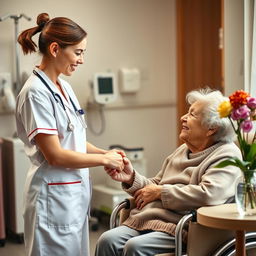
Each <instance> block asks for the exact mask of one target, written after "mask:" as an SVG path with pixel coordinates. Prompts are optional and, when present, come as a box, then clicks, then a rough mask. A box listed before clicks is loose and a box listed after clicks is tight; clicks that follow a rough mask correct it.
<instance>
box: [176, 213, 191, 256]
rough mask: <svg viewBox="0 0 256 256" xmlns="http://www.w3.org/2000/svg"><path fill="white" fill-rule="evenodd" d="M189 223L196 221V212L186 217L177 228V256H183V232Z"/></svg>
mask: <svg viewBox="0 0 256 256" xmlns="http://www.w3.org/2000/svg"><path fill="white" fill-rule="evenodd" d="M189 221H196V211H191V212H190V213H188V214H186V215H184V216H183V217H182V218H181V219H180V221H179V222H178V224H177V226H176V231H175V256H181V255H182V249H183V248H182V231H183V230H184V228H185V226H186V225H187V224H188V222H189Z"/></svg>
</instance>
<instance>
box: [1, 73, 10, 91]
mask: <svg viewBox="0 0 256 256" xmlns="http://www.w3.org/2000/svg"><path fill="white" fill-rule="evenodd" d="M5 87H9V88H10V89H12V82H11V73H8V72H5V73H0V89H3V88H5Z"/></svg>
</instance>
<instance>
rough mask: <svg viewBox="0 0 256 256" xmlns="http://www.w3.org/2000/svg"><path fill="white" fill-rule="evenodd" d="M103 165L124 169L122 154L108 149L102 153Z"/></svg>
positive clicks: (118, 169) (109, 167) (118, 170)
mask: <svg viewBox="0 0 256 256" xmlns="http://www.w3.org/2000/svg"><path fill="white" fill-rule="evenodd" d="M103 165H104V167H105V168H108V169H114V170H116V171H117V172H121V171H122V170H123V169H124V161H123V156H122V154H120V153H119V152H117V151H116V150H110V151H108V152H107V153H106V154H104V164H103Z"/></svg>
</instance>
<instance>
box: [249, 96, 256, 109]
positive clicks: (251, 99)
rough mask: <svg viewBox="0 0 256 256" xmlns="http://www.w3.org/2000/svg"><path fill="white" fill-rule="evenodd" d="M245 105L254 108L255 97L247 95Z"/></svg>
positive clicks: (255, 104)
mask: <svg viewBox="0 0 256 256" xmlns="http://www.w3.org/2000/svg"><path fill="white" fill-rule="evenodd" d="M247 106H248V107H249V108H252V109H255V108H256V98H253V97H248V98H247Z"/></svg>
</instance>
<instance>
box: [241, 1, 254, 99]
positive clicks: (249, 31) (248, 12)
mask: <svg viewBox="0 0 256 256" xmlns="http://www.w3.org/2000/svg"><path fill="white" fill-rule="evenodd" d="M255 1H256V0H244V55H245V56H244V57H245V58H244V79H245V85H244V87H245V88H244V89H245V91H247V92H249V93H250V94H251V96H253V97H256V4H255Z"/></svg>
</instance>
